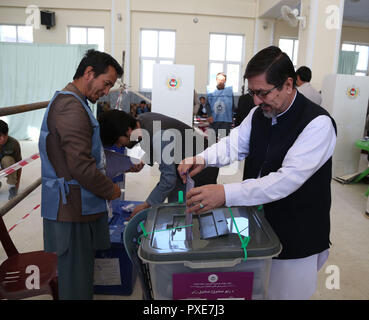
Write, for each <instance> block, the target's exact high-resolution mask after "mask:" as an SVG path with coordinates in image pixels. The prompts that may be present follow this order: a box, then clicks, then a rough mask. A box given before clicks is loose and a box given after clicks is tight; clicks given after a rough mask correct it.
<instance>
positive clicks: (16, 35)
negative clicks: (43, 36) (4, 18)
mask: <svg viewBox="0 0 369 320" xmlns="http://www.w3.org/2000/svg"><path fill="white" fill-rule="evenodd" d="M0 26H12V27H15V42H9V41H0V42H9V43H34V42H33V40H34V39H33V26H29V25H26V24H18V23H0ZM18 27H30V28H32V42H20V41H19V40H18V33H19V32H18Z"/></svg>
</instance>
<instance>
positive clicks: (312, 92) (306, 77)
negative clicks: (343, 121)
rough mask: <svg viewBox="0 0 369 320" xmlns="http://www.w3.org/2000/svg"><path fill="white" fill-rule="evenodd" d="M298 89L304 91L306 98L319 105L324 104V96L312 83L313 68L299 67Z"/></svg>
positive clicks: (297, 72) (297, 73)
mask: <svg viewBox="0 0 369 320" xmlns="http://www.w3.org/2000/svg"><path fill="white" fill-rule="evenodd" d="M296 75H297V80H296V84H297V90H298V91H299V92H300V93H302V94H303V95H304V96H305V97H306V98H308V99H309V100H311V101H313V102H314V103H316V104H317V105H319V106H320V105H321V104H322V96H321V94H320V93H319V92H318V90H316V89H315V88H314V87H313V86H312V85H311V84H310V81H311V70H310V68H308V67H306V66H303V67H300V68H298V69H297V71H296Z"/></svg>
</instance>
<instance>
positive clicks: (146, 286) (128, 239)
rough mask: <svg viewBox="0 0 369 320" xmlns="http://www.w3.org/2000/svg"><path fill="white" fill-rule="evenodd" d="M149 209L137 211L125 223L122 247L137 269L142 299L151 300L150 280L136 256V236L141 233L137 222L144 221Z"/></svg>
mask: <svg viewBox="0 0 369 320" xmlns="http://www.w3.org/2000/svg"><path fill="white" fill-rule="evenodd" d="M149 211H150V209H145V210H142V211H140V212H139V213H137V214H136V215H135V216H134V217H133V218H132V219H131V220H130V221H129V222H128V224H127V225H126V227H125V229H124V234H123V242H124V247H125V248H126V251H127V254H128V257H129V259H130V260H131V262H132V264H133V266H134V267H135V269H136V271H137V275H138V278H139V279H140V283H141V288H142V294H143V299H144V300H152V296H151V292H150V287H151V285H150V281H149V279H148V277H147V274H146V270H145V267H144V265H143V263H142V261H141V259H140V258H139V257H138V254H137V249H138V246H139V244H138V237H139V236H140V235H141V234H142V231H141V230H140V229H141V228H140V227H139V223H140V222H141V221H145V220H146V218H147V213H148V212H149Z"/></svg>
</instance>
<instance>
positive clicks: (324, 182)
mask: <svg viewBox="0 0 369 320" xmlns="http://www.w3.org/2000/svg"><path fill="white" fill-rule="evenodd" d="M244 78H245V79H247V80H248V86H249V89H248V93H249V94H250V95H251V96H253V98H254V102H255V105H256V107H255V108H253V109H252V110H251V112H250V113H249V115H248V116H247V117H246V118H245V119H244V121H243V122H242V123H241V124H240V126H238V127H236V128H235V129H233V130H232V131H231V133H230V135H229V136H227V137H225V138H223V139H222V140H220V141H219V142H218V143H217V144H214V145H212V146H211V147H209V148H208V149H206V150H205V151H204V152H202V153H200V154H198V155H197V156H196V157H194V158H192V159H186V160H183V161H182V163H181V164H180V165H179V167H178V172H179V174H180V175H181V176H182V179H183V181H184V182H185V181H186V175H185V173H186V172H187V171H188V170H190V176H194V175H196V174H197V173H198V172H200V171H201V170H202V169H203V168H205V167H207V166H217V167H222V166H226V165H229V164H230V163H232V162H234V161H241V160H243V159H246V162H245V166H246V180H244V181H242V182H235V183H229V184H224V185H219V184H217V185H208V186H202V187H199V188H194V189H192V190H191V191H189V192H188V194H187V196H186V199H187V202H186V204H187V206H188V207H189V208H190V209H189V211H190V212H193V213H198V214H199V213H203V212H206V211H209V210H212V209H214V208H217V207H221V206H224V205H225V206H228V207H231V206H254V205H260V204H263V207H264V212H265V217H266V218H267V220H268V222H269V223H270V225H271V226H272V228H273V230H274V231H275V232H276V234H277V236H278V237H279V239H280V241H281V244H282V247H283V248H282V251H281V253H280V254H279V256H277V257H275V258H274V259H273V260H272V267H271V274H270V280H269V289H268V298H269V299H309V298H310V297H311V296H312V295H313V294H314V292H315V290H316V283H317V273H318V270H319V269H320V268H321V267H322V265H323V264H324V263H325V261H326V260H327V258H328V253H329V252H328V250H329V246H330V240H329V235H330V217H329V211H330V206H331V189H330V183H331V177H332V173H331V171H332V154H333V151H334V147H335V144H336V124H335V121H334V119H333V118H332V117H331V116H330V115H329V113H328V112H327V111H326V110H325V109H323V108H322V107H320V106H318V105H316V104H315V103H313V102H311V101H310V100H309V99H307V98H306V97H305V96H303V95H302V94H300V93H299V92H298V91H297V90H296V73H295V70H294V67H293V64H292V62H291V60H290V59H289V58H288V56H287V55H286V54H285V53H283V52H282V51H281V50H280V49H279V48H277V47H273V46H272V47H269V48H266V49H263V50H262V51H260V52H259V53H257V54H256V55H255V56H254V57H253V58H252V59H251V60H250V62H249V64H248V65H247V68H246V72H245V75H244Z"/></svg>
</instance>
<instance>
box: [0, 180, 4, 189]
mask: <svg viewBox="0 0 369 320" xmlns="http://www.w3.org/2000/svg"><path fill="white" fill-rule="evenodd" d="M2 185H3V183H2V182H1V181H0V189H1V186H2Z"/></svg>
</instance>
